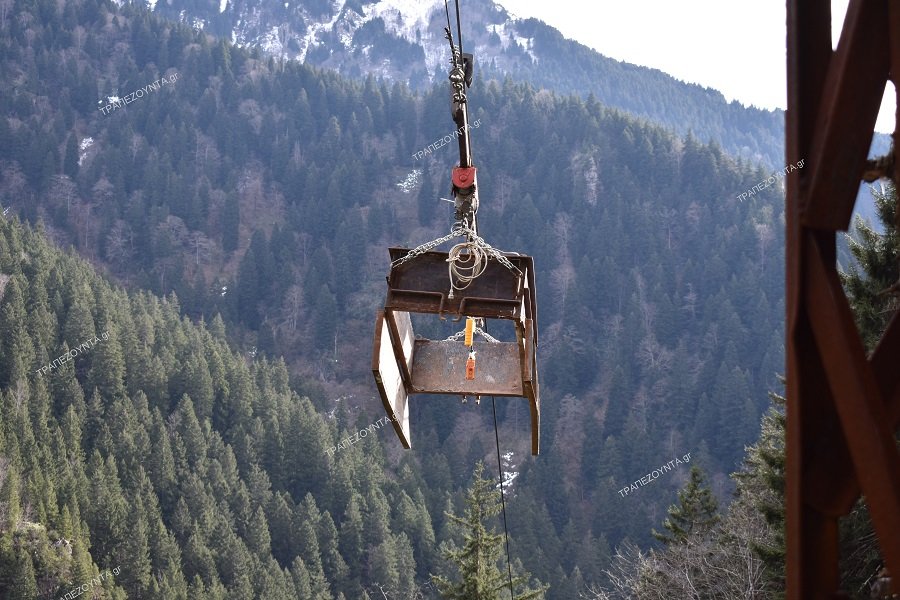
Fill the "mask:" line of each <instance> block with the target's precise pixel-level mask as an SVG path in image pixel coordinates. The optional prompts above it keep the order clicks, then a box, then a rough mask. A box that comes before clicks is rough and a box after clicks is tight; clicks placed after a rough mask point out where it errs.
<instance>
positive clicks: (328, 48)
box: [134, 0, 784, 168]
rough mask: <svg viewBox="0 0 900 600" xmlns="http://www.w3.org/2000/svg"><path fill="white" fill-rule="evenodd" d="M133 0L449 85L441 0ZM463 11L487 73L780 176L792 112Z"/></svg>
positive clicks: (496, 7) (408, 78) (495, 15)
mask: <svg viewBox="0 0 900 600" xmlns="http://www.w3.org/2000/svg"><path fill="white" fill-rule="evenodd" d="M134 3H135V4H136V5H138V6H148V5H149V6H152V7H153V10H154V11H155V12H157V13H159V14H161V15H164V16H166V17H167V18H169V19H172V20H177V21H181V22H183V23H186V24H189V25H191V26H192V27H194V28H197V29H202V30H203V31H206V32H208V33H212V34H214V35H216V36H218V37H220V38H224V39H229V40H233V41H234V42H235V43H236V44H238V45H243V46H247V47H254V46H259V47H261V48H263V49H264V50H265V51H266V52H268V53H270V54H271V55H272V56H276V57H285V58H288V59H291V60H297V61H300V62H305V63H307V64H309V65H313V66H318V67H325V68H329V69H334V70H336V71H338V72H340V73H341V74H342V75H344V76H347V77H355V78H360V79H362V78H365V77H366V76H367V75H374V76H376V77H385V78H386V79H387V80H388V81H400V82H404V83H408V84H409V85H411V86H412V87H414V88H418V89H427V88H429V87H430V86H431V85H433V84H435V83H443V82H445V81H446V78H447V74H446V70H447V56H448V54H447V53H448V46H447V41H446V40H445V39H444V31H443V27H444V26H446V23H447V21H446V16H445V11H444V3H443V1H442V0H362V1H361V0H337V1H335V2H331V1H323V0H293V1H291V2H285V3H281V2H266V1H265V0H237V1H235V0H221V1H220V2H204V3H198V2H192V1H190V0H167V1H166V2H156V1H155V0H137V1H136V2H134ZM451 6H452V3H451ZM460 6H461V11H462V18H463V32H464V40H463V41H464V47H465V50H466V51H467V52H472V53H473V54H474V55H475V60H476V64H477V66H476V73H478V77H481V73H485V75H486V76H487V77H489V78H490V77H497V78H499V79H502V78H503V77H505V76H507V75H509V76H511V77H513V78H514V79H516V80H517V81H525V82H529V83H531V84H532V85H534V86H536V87H546V88H548V89H551V90H554V91H556V92H558V93H565V94H569V93H571V94H577V95H580V96H581V97H582V98H587V97H588V96H589V95H593V96H594V97H595V98H596V99H597V100H598V101H599V102H601V103H603V104H605V105H607V106H611V107H613V108H618V109H620V110H623V111H626V112H629V113H631V114H633V115H635V116H638V117H642V118H646V119H647V120H649V121H650V122H652V123H657V124H661V125H664V126H665V127H667V128H670V129H672V130H674V131H676V132H677V133H679V134H681V135H684V134H687V133H688V131H693V133H694V135H696V136H697V137H698V138H699V139H700V140H701V141H709V140H713V141H716V142H717V143H718V144H719V145H720V146H722V147H723V148H725V149H726V151H728V152H729V153H731V154H732V155H734V156H741V157H744V158H746V159H750V160H753V161H761V162H763V163H765V164H767V165H768V166H770V167H773V168H774V167H776V166H779V165H782V164H783V162H784V149H783V143H782V140H783V138H784V134H783V124H784V111H781V110H774V111H771V110H762V109H758V108H755V107H746V106H744V105H742V104H740V103H739V102H736V101H733V102H727V101H726V100H725V97H724V96H723V95H722V94H721V93H720V92H718V91H716V90H713V89H710V88H706V87H703V86H700V85H696V84H688V83H684V82H682V81H678V80H676V79H675V78H674V77H671V76H669V75H667V74H665V73H663V72H661V71H659V70H656V69H649V68H646V67H639V66H637V65H633V64H629V63H625V62H621V61H617V60H614V59H611V58H609V57H606V56H603V55H601V54H600V53H599V52H596V51H594V50H592V49H591V48H588V47H586V46H584V45H582V44H579V43H578V42H576V41H574V40H569V39H566V38H564V37H563V36H562V34H560V32H559V31H557V30H556V29H554V28H553V27H550V26H549V25H547V24H546V23H544V22H543V21H539V20H537V19H530V18H522V17H524V15H519V18H517V17H515V16H513V15H512V14H510V13H509V12H508V11H507V10H506V9H504V8H503V7H502V6H501V5H500V4H497V3H496V2H494V1H493V0H463V1H462V2H461V4H460ZM585 16H586V18H587V17H588V16H590V17H592V16H593V12H591V13H589V14H587V15H585ZM636 23H638V21H635V22H629V23H622V27H629V26H632V25H635V24H636ZM779 168H780V166H779Z"/></svg>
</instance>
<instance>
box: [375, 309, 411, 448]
mask: <svg viewBox="0 0 900 600" xmlns="http://www.w3.org/2000/svg"><path fill="white" fill-rule="evenodd" d="M385 325H386V324H385V318H384V312H383V311H379V312H378V316H377V317H376V319H375V339H374V342H373V348H372V374H373V375H374V376H375V383H376V385H377V386H378V393H379V395H380V396H381V403H382V404H383V405H384V410H385V412H386V413H387V414H388V416H391V415H393V418H392V419H391V424H392V425H393V426H394V431H396V432H397V437H399V438H400V443H401V444H403V447H404V448H407V449H408V448H410V447H411V444H410V434H409V396H408V394H407V393H406V386H404V385H403V376H402V375H401V373H400V369H399V368H398V366H397V358H396V356H395V355H394V350H393V344H392V343H391V336H390V333H389V331H388V327H386V326H385Z"/></svg>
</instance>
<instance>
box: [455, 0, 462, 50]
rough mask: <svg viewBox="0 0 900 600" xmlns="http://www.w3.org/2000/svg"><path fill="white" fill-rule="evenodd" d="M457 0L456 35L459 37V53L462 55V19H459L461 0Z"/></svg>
mask: <svg viewBox="0 0 900 600" xmlns="http://www.w3.org/2000/svg"><path fill="white" fill-rule="evenodd" d="M455 1H456V37H457V38H459V55H460V56H462V51H463V49H462V21H460V19H459V0H455Z"/></svg>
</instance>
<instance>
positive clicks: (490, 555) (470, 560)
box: [432, 461, 549, 600]
mask: <svg viewBox="0 0 900 600" xmlns="http://www.w3.org/2000/svg"><path fill="white" fill-rule="evenodd" d="M483 472H484V464H483V463H481V462H480V461H479V462H478V464H477V465H476V466H475V472H474V473H473V480H472V486H471V487H470V488H469V490H468V493H467V494H466V512H465V516H464V517H458V516H456V515H453V514H451V513H449V512H448V513H447V518H448V519H450V521H452V522H453V523H454V524H455V525H456V526H457V528H459V529H461V530H462V532H463V538H464V540H465V543H464V544H463V547H462V548H459V547H456V546H455V545H453V544H451V545H449V546H448V547H446V548H445V549H444V552H443V553H442V554H443V558H444V560H446V561H448V562H451V563H453V564H454V565H455V566H456V568H457V570H458V571H459V574H460V579H459V580H458V581H456V582H451V581H450V579H448V578H447V577H445V576H442V575H438V576H434V577H433V578H432V579H433V581H434V583H435V585H436V586H437V588H438V590H439V591H440V594H441V597H442V598H444V599H445V600H500V599H501V598H509V597H510V595H509V590H508V587H509V580H508V578H507V576H506V575H505V574H504V573H503V572H502V571H501V570H500V568H499V567H498V566H497V562H498V559H499V558H500V554H501V549H502V545H503V536H501V535H500V534H497V533H494V529H493V528H491V529H488V528H487V526H486V525H485V522H486V521H487V520H489V519H491V518H492V517H495V516H496V515H497V514H498V513H499V512H500V502H499V500H500V492H499V490H496V489H494V486H495V484H494V482H493V481H491V480H490V479H483V478H482V476H481V475H482V473H483ZM528 580H529V576H528V574H523V575H520V576H513V587H514V588H516V589H519V591H518V592H514V593H513V595H512V598H514V600H529V599H531V598H538V599H541V598H543V597H544V592H545V591H546V590H547V589H548V587H549V586H543V585H541V584H540V582H538V588H537V589H529V588H527V587H525V589H521V588H522V587H523V586H526V584H527V583H528Z"/></svg>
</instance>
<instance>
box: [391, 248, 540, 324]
mask: <svg viewBox="0 0 900 600" xmlns="http://www.w3.org/2000/svg"><path fill="white" fill-rule="evenodd" d="M408 252H409V250H408V249H406V248H391V249H390V254H391V261H392V262H393V261H395V260H397V259H398V258H402V257H403V256H406V254H407V253H408ZM447 257H448V254H447V253H446V252H436V251H432V252H425V253H423V254H421V255H420V256H417V257H416V258H414V259H413V260H411V261H409V262H407V263H404V264H402V265H399V266H397V267H392V268H391V272H390V274H389V275H388V296H387V301H386V302H385V308H388V309H393V310H404V311H409V312H416V313H434V314H443V313H446V314H452V315H455V316H458V317H463V316H469V317H485V318H492V319H513V320H520V319H522V318H525V317H526V316H527V317H531V315H532V314H533V313H534V312H535V306H534V298H533V290H534V287H533V280H531V281H530V275H529V272H530V271H532V270H533V268H534V261H533V260H532V258H531V257H530V256H523V255H509V256H507V258H508V259H509V261H510V262H511V263H512V264H513V265H515V266H516V268H518V269H519V271H520V272H521V275H517V274H515V273H513V272H511V271H510V270H509V269H507V268H506V267H504V266H503V265H501V264H499V263H497V262H496V261H495V260H489V261H488V264H487V267H486V268H485V270H484V273H482V275H481V276H480V277H478V278H477V279H475V280H474V281H473V282H472V283H471V285H469V287H468V288H466V289H465V290H461V291H460V290H456V291H455V292H454V298H450V297H449V292H450V275H449V272H448V269H447ZM529 283H531V285H529Z"/></svg>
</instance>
